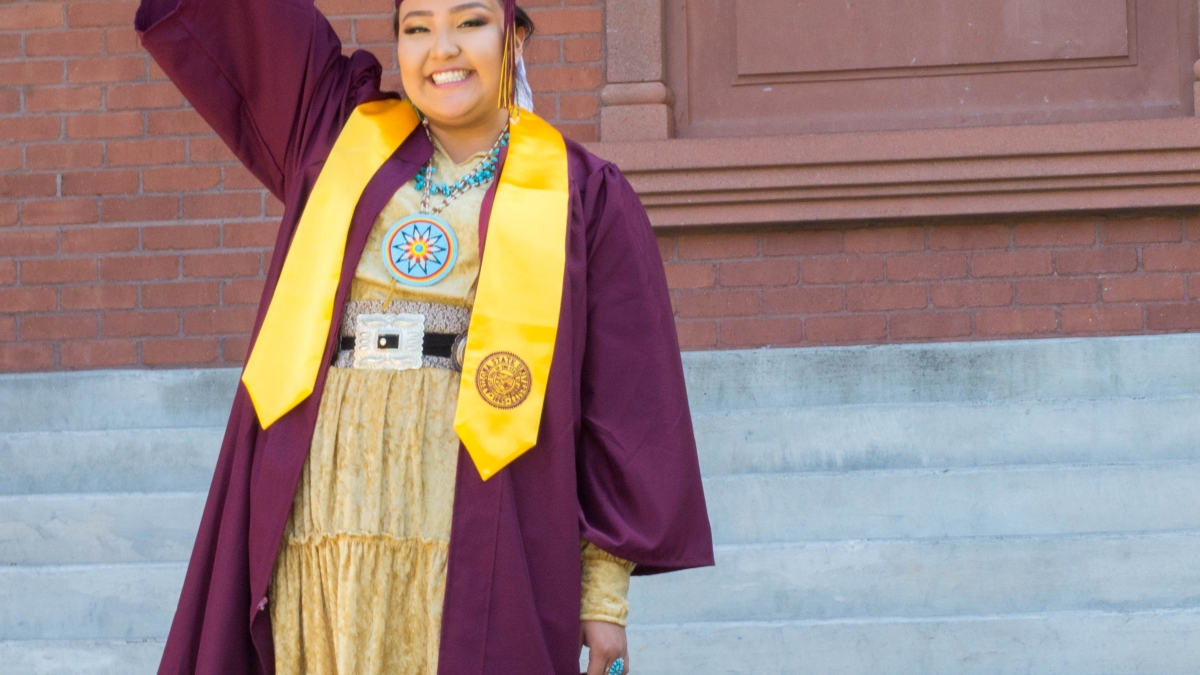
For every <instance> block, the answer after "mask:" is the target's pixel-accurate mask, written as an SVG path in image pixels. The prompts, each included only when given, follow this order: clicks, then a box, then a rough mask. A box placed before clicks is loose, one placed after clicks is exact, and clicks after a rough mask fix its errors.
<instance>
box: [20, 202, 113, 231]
mask: <svg viewBox="0 0 1200 675" xmlns="http://www.w3.org/2000/svg"><path fill="white" fill-rule="evenodd" d="M98 215H99V210H98V209H97V208H96V200H95V199H48V200H45V201H37V202H25V204H23V205H22V206H21V223H22V224H24V225H83V224H85V223H94V222H96V220H97V217H98Z"/></svg>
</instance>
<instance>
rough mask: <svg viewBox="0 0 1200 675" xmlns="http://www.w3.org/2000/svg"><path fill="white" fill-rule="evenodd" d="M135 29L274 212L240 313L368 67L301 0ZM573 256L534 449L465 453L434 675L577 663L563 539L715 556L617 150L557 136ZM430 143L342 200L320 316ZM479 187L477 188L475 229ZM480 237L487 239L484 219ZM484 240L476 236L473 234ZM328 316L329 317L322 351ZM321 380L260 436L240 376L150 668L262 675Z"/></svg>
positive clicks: (374, 81)
mask: <svg viewBox="0 0 1200 675" xmlns="http://www.w3.org/2000/svg"><path fill="white" fill-rule="evenodd" d="M136 22H137V29H138V30H139V32H140V33H141V36H142V44H143V45H144V46H145V47H146V49H147V50H148V51H149V52H150V53H151V54H152V55H153V56H154V58H155V60H156V61H157V62H158V63H159V65H160V66H162V68H163V69H164V70H165V71H166V72H167V74H168V75H169V76H170V77H171V79H172V80H173V81H174V82H175V83H176V85H178V86H179V88H180V89H181V90H182V91H183V93H184V95H185V96H186V97H187V98H188V100H189V101H190V102H191V104H192V105H193V106H194V107H195V108H196V110H197V111H199V113H200V114H201V115H202V116H203V117H204V119H205V120H207V121H208V123H209V124H211V125H212V127H213V128H214V129H215V130H216V131H217V133H218V134H219V135H220V136H221V138H222V139H223V140H224V141H225V142H226V143H227V144H228V145H229V147H230V148H232V149H233V151H234V152H235V153H236V154H237V156H238V157H239V158H240V159H241V161H242V162H243V163H244V164H245V165H246V166H247V167H248V168H249V169H250V171H251V172H253V173H254V175H255V176H257V177H258V178H259V180H261V181H262V182H263V183H264V184H265V185H266V186H267V187H268V188H269V189H270V190H271V192H272V193H273V194H275V195H276V196H278V197H279V198H280V199H281V200H283V202H284V204H285V207H286V208H285V212H284V216H283V222H282V224H281V226H280V229H279V235H278V237H277V239H276V244H275V253H274V256H273V257H272V260H271V265H270V269H269V270H268V273H267V281H266V288H265V290H264V292H263V298H262V302H261V304H260V306H259V310H258V318H257V320H256V322H255V329H254V332H255V335H257V332H258V327H259V325H261V322H262V318H263V315H264V313H265V311H266V307H267V304H268V303H269V301H270V298H271V295H272V293H273V292H274V288H275V284H276V282H277V280H278V277H279V271H280V268H281V267H282V263H283V258H284V252H285V251H286V250H287V248H288V245H289V243H290V240H291V236H292V234H293V232H294V231H295V227H296V224H297V222H298V220H299V216H300V212H301V210H302V209H303V207H304V204H305V201H306V199H307V198H308V195H309V192H310V191H311V189H312V186H313V184H314V182H315V181H316V178H317V175H318V174H319V172H320V170H321V167H322V166H323V164H324V161H325V158H326V157H327V155H328V153H329V150H330V148H331V147H332V146H333V143H334V141H335V139H336V138H337V135H338V133H339V132H340V131H341V128H342V125H343V124H344V123H345V121H346V119H347V117H348V115H349V114H350V112H351V111H352V110H353V109H354V108H355V106H357V105H359V104H360V103H363V102H365V101H369V100H374V99H379V98H382V97H385V96H388V94H383V93H381V92H380V91H379V77H380V71H381V69H380V66H379V63H378V62H377V61H376V59H375V58H374V56H372V55H371V54H370V53H368V52H364V51H359V52H355V53H354V54H352V55H350V56H344V55H343V54H342V51H341V44H340V42H339V40H338V38H337V36H336V34H335V33H334V32H333V30H332V28H330V26H329V24H328V23H327V21H326V20H325V18H324V17H323V16H322V15H321V14H320V13H319V12H318V11H317V10H316V9H315V7H314V6H313V4H312V0H142V4H141V7H140V8H139V10H138V13H137V19H136ZM567 145H568V156H569V173H570V183H571V202H570V216H569V218H570V222H569V225H568V230H567V265H566V274H565V280H564V292H563V298H562V310H561V318H560V323H559V332H558V342H557V344H556V345H555V351H554V361H553V365H552V367H551V370H550V376H549V378H550V379H549V383H548V385H547V391H546V403H545V407H544V410H543V414H542V421H541V426H540V428H539V431H538V443H537V445H536V446H535V447H534V448H533V449H531V450H530V451H528V452H527V453H526V454H524V455H522V456H521V457H520V458H518V459H517V460H516V461H515V462H513V463H512V464H511V465H510V466H508V467H507V468H505V469H504V470H502V471H501V472H499V473H498V474H497V475H496V476H495V477H493V478H492V479H491V480H489V481H487V482H484V481H482V480H481V479H480V478H479V474H478V473H477V471H476V469H475V467H474V465H473V463H472V461H471V459H470V457H469V456H468V455H467V454H466V453H465V451H464V450H463V449H462V448H461V447H460V449H459V459H458V471H457V477H456V484H455V499H454V510H453V516H452V525H451V534H450V551H449V566H448V570H447V580H446V597H445V604H444V611H443V622H442V624H443V625H442V638H441V653H440V662H439V673H440V675H483V674H485V673H486V674H488V675H508V674H512V675H517V674H520V675H565V674H567V673H576V672H578V657H579V602H580V583H581V580H580V560H579V539H580V537H583V538H586V539H587V540H589V541H591V542H592V543H594V544H596V545H597V546H599V547H600V548H602V549H604V550H606V551H608V552H610V553H612V554H614V555H617V556H619V557H621V558H624V559H626V560H629V561H632V562H634V563H636V564H637V568H636V570H635V574H653V573H658V572H666V571H671V570H677V569H684V568H689V567H698V566H704V565H711V564H713V556H712V538H711V534H710V531H709V524H708V516H707V513H706V511H705V505H704V496H703V491H702V488H701V483H700V471H699V467H698V464H697V459H696V449H695V441H694V439H693V435H692V426H691V418H690V415H689V412H688V405H687V396H686V392H685V389H684V381H683V368H682V364H681V362H680V355H679V346H678V341H677V338H676V334H675V325H674V321H673V318H672V312H671V306H670V300H669V297H668V294H667V286H666V279H665V276H664V273H663V267H662V263H661V261H660V259H659V253H658V247H657V245H656V242H655V239H654V235H653V233H652V231H651V229H650V224H649V221H648V219H647V218H646V214H645V211H644V209H643V208H642V206H641V203H640V202H639V201H638V199H637V196H636V195H635V194H634V192H633V190H632V189H631V188H630V186H629V184H628V183H627V182H626V181H625V179H624V177H623V176H622V175H621V173H620V172H619V171H618V170H617V168H616V167H615V166H613V165H612V164H609V163H606V162H604V161H602V160H600V159H598V158H597V157H595V156H594V155H592V154H590V153H588V152H587V151H586V150H585V149H583V148H582V147H581V146H579V145H577V144H575V143H571V142H568V144H567ZM432 152H433V149H432V146H431V144H430V143H429V140H428V138H426V137H425V135H424V134H421V133H416V134H413V135H412V137H411V138H410V139H409V140H408V141H406V142H405V143H404V145H403V146H401V147H400V148H399V149H398V150H397V151H396V153H395V154H394V155H393V156H392V157H391V158H390V159H389V160H388V161H387V163H386V164H385V165H384V166H383V168H381V169H380V170H379V172H378V173H376V175H375V176H374V177H373V178H372V180H371V182H370V184H369V185H368V186H367V188H366V190H365V191H364V192H363V195H362V197H361V198H360V200H359V202H358V205H357V207H356V209H355V212H354V215H353V220H352V223H351V228H350V234H349V238H348V242H347V245H346V255H345V261H344V264H343V267H342V275H341V284H340V286H339V288H338V293H337V299H336V304H335V307H334V316H341V313H342V306H343V304H344V303H345V300H346V296H347V293H348V291H349V288H350V281H351V279H352V278H353V276H354V270H355V268H356V267H357V264H358V260H359V257H360V256H361V255H362V253H363V248H364V246H365V244H366V239H367V235H368V233H369V232H370V230H371V227H372V225H373V223H374V221H375V218H376V217H377V216H378V214H379V213H380V211H381V210H382V208H383V207H384V205H385V204H386V203H387V201H388V200H389V199H390V198H391V196H392V194H393V193H394V192H395V191H396V190H397V189H398V188H399V187H400V186H401V185H403V184H404V183H405V182H406V181H408V180H410V179H411V178H412V177H413V176H414V175H415V173H416V171H417V169H418V168H419V167H420V166H421V165H423V164H424V163H425V162H426V161H427V160H428V159H429V157H430V156H431V154H432ZM490 204H491V195H490V194H489V196H488V198H486V199H485V201H484V208H483V213H482V214H481V230H482V229H483V228H486V223H487V217H488V214H489V212H490V208H491V206H490ZM481 234H485V232H481ZM482 238H483V237H482V236H481V239H482ZM336 338H337V322H336V321H335V322H333V325H332V326H331V327H330V332H329V336H328V341H327V344H326V357H327V359H331V358H332V356H333V350H334V349H335V345H336ZM324 384H325V372H324V370H322V371H321V373H320V375H319V376H318V379H317V382H316V390H315V391H314V393H313V395H312V396H310V397H309V398H308V399H306V400H305V401H304V402H303V403H301V404H300V405H299V406H298V407H297V408H295V409H294V410H292V411H291V412H289V413H288V414H287V415H285V416H284V417H283V418H281V419H280V420H279V421H278V422H276V423H275V424H274V425H272V426H271V428H269V429H267V430H263V429H261V428H260V427H259V425H258V421H257V418H256V416H255V413H254V408H253V406H252V405H251V403H250V399H249V397H248V396H247V394H246V390H245V388H244V387H243V386H241V385H239V387H238V391H237V394H236V396H235V398H234V403H233V409H232V411H231V413H230V416H229V423H228V427H227V429H226V432H225V438H224V442H223V444H222V447H221V454H220V458H219V459H218V462H217V468H216V473H215V475H214V477H213V483H212V488H211V490H210V492H209V497H208V501H207V504H206V506H205V509H204V516H203V519H202V521H201V523H200V531H199V534H198V536H197V539H196V545H195V548H194V550H193V552H192V558H191V563H190V565H189V567H188V572H187V577H186V579H185V581H184V587H183V593H182V595H181V597H180V601H179V607H178V610H177V611H176V615H175V620H174V622H173V624H172V626H171V632H170V636H169V637H168V639H167V646H166V651H165V653H164V655H163V661H162V665H161V666H160V668H159V673H160V675H242V674H247V675H248V674H251V673H254V674H258V673H262V674H264V675H270V674H272V673H274V669H275V668H274V666H275V662H274V653H273V646H272V637H271V621H270V612H269V611H267V596H266V594H267V586H268V583H269V581H270V578H271V572H272V568H273V566H274V563H275V558H276V554H277V552H278V548H279V545H280V541H281V539H282V536H283V530H284V526H285V524H286V522H287V518H288V514H289V511H290V509H291V505H292V499H293V496H294V495H295V490H296V486H297V484H298V481H299V478H300V473H301V470H302V468H303V466H304V460H305V458H306V456H307V454H308V448H309V444H310V442H311V440H312V434H313V430H314V426H315V422H316V416H317V409H318V406H319V404H320V400H321V393H322V390H323V388H324Z"/></svg>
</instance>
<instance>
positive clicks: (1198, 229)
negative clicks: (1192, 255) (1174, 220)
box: [1183, 217, 1200, 241]
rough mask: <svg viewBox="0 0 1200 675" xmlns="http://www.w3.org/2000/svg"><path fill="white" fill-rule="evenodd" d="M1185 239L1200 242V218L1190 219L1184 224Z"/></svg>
mask: <svg viewBox="0 0 1200 675" xmlns="http://www.w3.org/2000/svg"><path fill="white" fill-rule="evenodd" d="M1183 238H1184V239H1186V240H1187V241H1200V218H1195V217H1192V218H1188V219H1187V221H1186V222H1185V223H1184V230H1183Z"/></svg>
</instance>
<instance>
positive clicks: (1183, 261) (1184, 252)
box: [1142, 244, 1200, 272]
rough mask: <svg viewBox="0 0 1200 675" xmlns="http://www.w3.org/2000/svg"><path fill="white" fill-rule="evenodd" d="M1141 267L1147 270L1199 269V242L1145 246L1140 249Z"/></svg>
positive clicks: (1189, 270)
mask: <svg viewBox="0 0 1200 675" xmlns="http://www.w3.org/2000/svg"><path fill="white" fill-rule="evenodd" d="M1142 268H1143V269H1145V270H1146V271H1147V272H1178V271H1184V272H1196V271H1200V244H1178V245H1175V246H1147V247H1145V248H1143V249H1142Z"/></svg>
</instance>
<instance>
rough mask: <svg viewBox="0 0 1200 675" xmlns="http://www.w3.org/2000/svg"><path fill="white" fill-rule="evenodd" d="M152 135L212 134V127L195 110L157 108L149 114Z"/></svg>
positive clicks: (148, 125) (149, 126)
mask: <svg viewBox="0 0 1200 675" xmlns="http://www.w3.org/2000/svg"><path fill="white" fill-rule="evenodd" d="M147 127H148V129H149V131H150V135H151V136H186V135H195V134H211V133H212V127H210V126H208V122H205V121H204V118H202V117H200V113H198V112H196V111H195V110H156V111H154V112H152V113H150V115H149V122H148V124H147Z"/></svg>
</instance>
